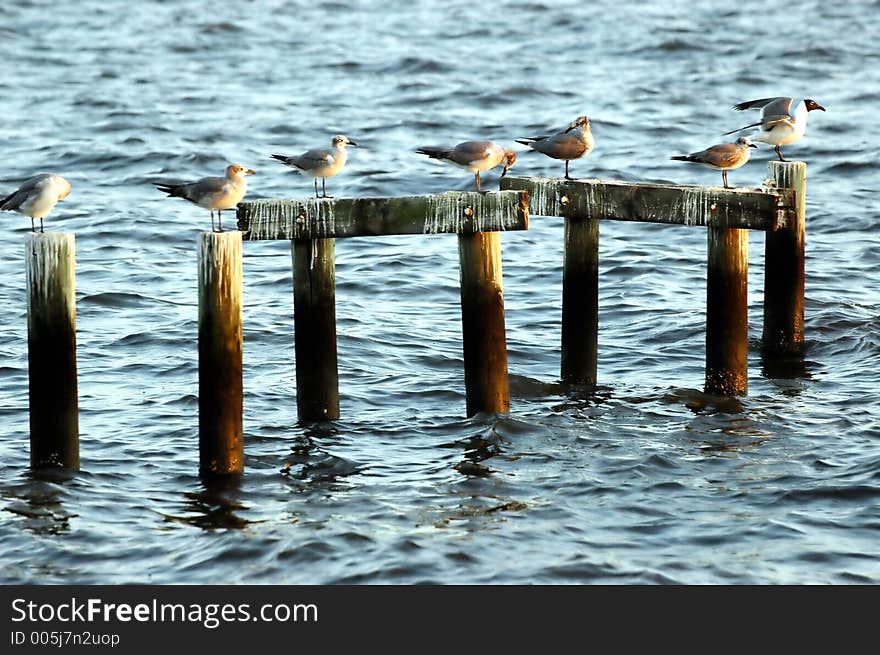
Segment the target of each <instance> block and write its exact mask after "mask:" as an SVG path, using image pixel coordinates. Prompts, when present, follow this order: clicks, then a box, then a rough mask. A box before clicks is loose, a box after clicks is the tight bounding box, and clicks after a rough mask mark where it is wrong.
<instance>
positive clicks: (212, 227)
mask: <svg viewBox="0 0 880 655" xmlns="http://www.w3.org/2000/svg"><path fill="white" fill-rule="evenodd" d="M216 231H217V230H215V229H214V210H213V209H212V210H211V232H216Z"/></svg>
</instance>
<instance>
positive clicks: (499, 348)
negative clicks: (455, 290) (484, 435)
mask: <svg viewBox="0 0 880 655" xmlns="http://www.w3.org/2000/svg"><path fill="white" fill-rule="evenodd" d="M458 256H459V261H460V265H461V266H460V272H461V324H462V337H463V340H464V380H465V390H466V392H467V415H468V416H473V415H474V414H476V413H478V412H494V413H498V412H508V411H510V386H509V384H508V381H507V337H506V334H505V330H504V285H503V282H502V276H501V234H500V233H498V232H477V233H475V234H460V235H459V236H458Z"/></svg>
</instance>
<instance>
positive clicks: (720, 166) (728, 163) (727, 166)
mask: <svg viewBox="0 0 880 655" xmlns="http://www.w3.org/2000/svg"><path fill="white" fill-rule="evenodd" d="M757 147H758V146H756V145H755V144H754V143H752V141H751V139H749V138H748V137H745V136H741V137H740V138H738V139H737V140H736V142H735V143H720V144H718V145H717V146H712V147H711V148H706V149H705V150H701V151H700V152H692V153H691V154H689V155H677V156H675V157H673V158H672V159H675V160H677V161H692V162H696V163H698V164H705V165H706V166H709V167H710V168H714V169H715V170H717V171H721V179H723V180H724V188H725V189H729V188H730V187H729V186H728V185H727V171H732V170H734V169H735V168H739V167H740V166H742V165H743V164H745V163H746V162H747V161H748V160H749V155H750V154H751V152H752V151H751V148H757Z"/></svg>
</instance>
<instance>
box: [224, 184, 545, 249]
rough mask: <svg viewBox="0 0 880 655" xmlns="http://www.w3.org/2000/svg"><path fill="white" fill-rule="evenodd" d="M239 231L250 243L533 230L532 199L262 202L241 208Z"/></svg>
mask: <svg viewBox="0 0 880 655" xmlns="http://www.w3.org/2000/svg"><path fill="white" fill-rule="evenodd" d="M238 229H239V230H241V231H242V232H243V233H244V238H245V240H246V241H262V240H273V239H275V240H278V239H296V240H305V239H341V238H345V237H365V236H387V235H397V234H475V233H477V232H504V231H507V230H527V229H529V214H528V197H527V195H526V194H524V193H522V192H519V191H507V192H501V193H485V194H481V193H476V192H457V191H453V192H449V193H443V194H439V195H427V196H408V197H401V198H339V199H336V198H329V199H323V198H309V199H307V200H256V201H252V202H243V203H241V204H239V205H238Z"/></svg>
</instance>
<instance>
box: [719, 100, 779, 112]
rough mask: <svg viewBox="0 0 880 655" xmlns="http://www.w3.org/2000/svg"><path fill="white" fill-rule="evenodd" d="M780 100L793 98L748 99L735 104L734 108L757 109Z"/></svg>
mask: <svg viewBox="0 0 880 655" xmlns="http://www.w3.org/2000/svg"><path fill="white" fill-rule="evenodd" d="M780 100H789V101H790V100H791V98H760V99H758V100H746V101H745V102H741V103H739V104H738V105H734V106H733V108H734V109H736V110H737V111H745V110H746V109H757V108H759V107H764V106H766V105H768V104H769V103H771V102H778V101H780Z"/></svg>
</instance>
